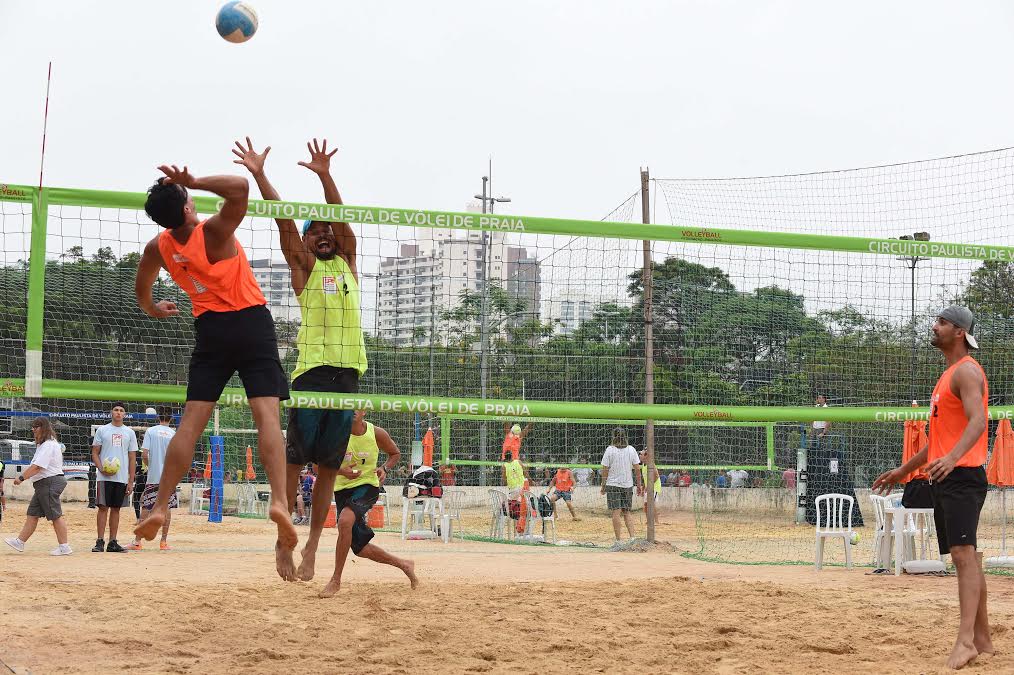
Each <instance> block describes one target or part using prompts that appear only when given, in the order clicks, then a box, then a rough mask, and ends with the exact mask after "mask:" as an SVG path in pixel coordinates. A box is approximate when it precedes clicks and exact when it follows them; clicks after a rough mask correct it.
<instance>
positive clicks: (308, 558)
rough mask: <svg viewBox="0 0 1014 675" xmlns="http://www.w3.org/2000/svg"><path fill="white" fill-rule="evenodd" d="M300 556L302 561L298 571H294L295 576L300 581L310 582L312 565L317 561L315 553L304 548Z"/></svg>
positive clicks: (312, 571)
mask: <svg viewBox="0 0 1014 675" xmlns="http://www.w3.org/2000/svg"><path fill="white" fill-rule="evenodd" d="M302 556H303V559H302V560H301V561H300V563H299V569H298V570H296V576H297V577H299V580H300V581H310V580H311V579H313V573H314V569H313V564H314V562H315V561H316V560H317V551H316V550H313V551H310V550H308V549H307V548H306V547H305V546H304V547H303V553H302ZM328 597H330V596H328Z"/></svg>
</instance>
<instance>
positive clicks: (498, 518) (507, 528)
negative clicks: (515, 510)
mask: <svg viewBox="0 0 1014 675" xmlns="http://www.w3.org/2000/svg"><path fill="white" fill-rule="evenodd" d="M489 509H490V519H489V538H490V539H507V538H509V537H505V536H504V535H505V534H507V533H510V536H513V533H514V526H513V524H512V521H511V519H510V517H509V516H508V515H507V495H506V494H505V493H503V492H501V491H500V490H490V491H489Z"/></svg>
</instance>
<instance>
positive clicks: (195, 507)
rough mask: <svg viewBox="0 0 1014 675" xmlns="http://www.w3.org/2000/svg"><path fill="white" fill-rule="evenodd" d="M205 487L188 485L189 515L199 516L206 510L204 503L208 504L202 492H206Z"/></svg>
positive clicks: (196, 484)
mask: <svg viewBox="0 0 1014 675" xmlns="http://www.w3.org/2000/svg"><path fill="white" fill-rule="evenodd" d="M207 489H208V488H207V486H205V485H204V483H191V484H190V513H191V514H194V515H196V514H200V513H202V512H204V511H205V510H206V507H205V505H204V504H205V502H208V501H209V500H208V498H207V497H205V496H204V491H205V490H207Z"/></svg>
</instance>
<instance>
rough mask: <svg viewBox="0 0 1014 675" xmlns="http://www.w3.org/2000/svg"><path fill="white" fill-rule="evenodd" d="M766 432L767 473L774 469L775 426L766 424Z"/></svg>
mask: <svg viewBox="0 0 1014 675" xmlns="http://www.w3.org/2000/svg"><path fill="white" fill-rule="evenodd" d="M766 431H767V434H766V436H767V445H768V471H771V470H773V469H774V468H775V425H774V424H768V425H767V428H766Z"/></svg>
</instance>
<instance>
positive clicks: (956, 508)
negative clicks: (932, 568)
mask: <svg viewBox="0 0 1014 675" xmlns="http://www.w3.org/2000/svg"><path fill="white" fill-rule="evenodd" d="M931 485H932V491H933V519H934V520H935V521H936V525H937V543H938V544H939V546H940V553H948V552H950V550H951V546H964V545H969V546H973V547H974V546H975V545H976V539H975V535H976V531H977V530H978V527H979V512H980V511H982V505H983V504H984V503H985V502H986V470H985V469H983V468H982V467H981V466H975V467H970V466H956V467H954V471H952V472H951V473H950V475H949V476H947V478H945V479H943V480H942V481H938V482H935V483H932V484H931Z"/></svg>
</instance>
